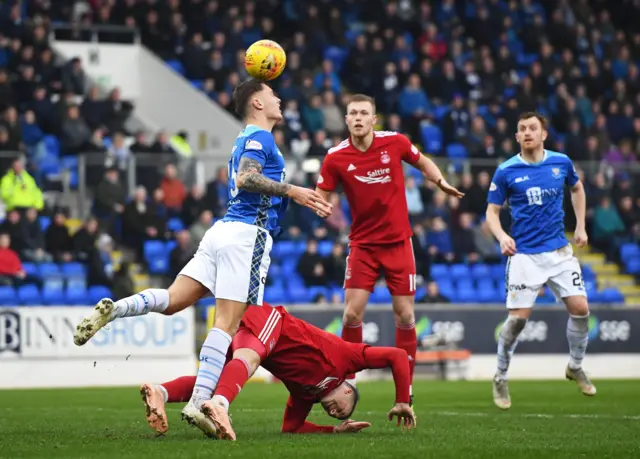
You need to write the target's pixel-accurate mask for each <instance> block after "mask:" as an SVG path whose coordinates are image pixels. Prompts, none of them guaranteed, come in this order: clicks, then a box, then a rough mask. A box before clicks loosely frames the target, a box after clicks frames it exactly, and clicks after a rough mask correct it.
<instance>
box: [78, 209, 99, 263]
mask: <svg viewBox="0 0 640 459" xmlns="http://www.w3.org/2000/svg"><path fill="white" fill-rule="evenodd" d="M97 242H98V220H97V219H95V218H93V217H89V218H88V219H87V220H86V221H85V222H84V223H83V224H82V226H81V227H80V229H78V231H76V233H75V234H74V235H73V256H74V257H75V258H76V259H77V260H78V261H83V262H86V261H89V260H91V257H92V256H94V254H95V250H96V243H97Z"/></svg>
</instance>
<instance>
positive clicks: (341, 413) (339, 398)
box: [320, 381, 360, 420]
mask: <svg viewBox="0 0 640 459" xmlns="http://www.w3.org/2000/svg"><path fill="white" fill-rule="evenodd" d="M359 399H360V393H359V392H358V389H356V387H355V386H353V385H351V384H349V383H348V382H346V381H345V382H343V383H342V384H340V385H339V386H338V387H336V388H335V389H334V390H332V391H331V392H329V393H328V394H327V395H326V396H325V397H323V399H322V400H321V401H320V404H321V405H322V408H324V410H325V411H326V412H327V414H328V415H329V416H331V417H332V418H336V419H340V420H344V419H349V417H351V415H352V414H353V412H354V411H355V409H356V405H357V404H358V400H359Z"/></svg>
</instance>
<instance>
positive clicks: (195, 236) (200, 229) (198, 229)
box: [189, 210, 213, 244]
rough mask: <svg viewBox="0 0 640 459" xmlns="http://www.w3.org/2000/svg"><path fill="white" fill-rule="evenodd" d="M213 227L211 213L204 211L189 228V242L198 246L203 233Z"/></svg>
mask: <svg viewBox="0 0 640 459" xmlns="http://www.w3.org/2000/svg"><path fill="white" fill-rule="evenodd" d="M211 225H213V212H211V211H210V210H204V211H202V213H201V214H200V216H199V217H198V220H197V221H196V222H195V223H194V224H193V225H191V228H189V234H191V240H192V241H193V242H194V243H195V244H199V243H200V241H201V240H202V238H203V237H204V233H206V232H207V231H208V230H209V228H211Z"/></svg>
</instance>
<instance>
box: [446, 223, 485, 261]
mask: <svg viewBox="0 0 640 459" xmlns="http://www.w3.org/2000/svg"><path fill="white" fill-rule="evenodd" d="M458 222H459V224H458V227H457V228H456V229H454V230H453V232H452V233H453V234H452V236H451V239H452V242H453V248H454V252H455V254H456V258H457V259H458V260H461V261H467V262H469V263H474V262H476V261H478V258H479V257H478V248H477V247H476V244H475V239H474V237H473V229H472V228H473V216H472V215H471V214H469V213H462V214H460V217H459V220H458Z"/></svg>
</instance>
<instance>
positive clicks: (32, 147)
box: [20, 110, 47, 163]
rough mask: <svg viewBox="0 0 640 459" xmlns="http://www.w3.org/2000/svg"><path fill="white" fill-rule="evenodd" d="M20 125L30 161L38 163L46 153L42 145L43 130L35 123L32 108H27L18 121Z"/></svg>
mask: <svg viewBox="0 0 640 459" xmlns="http://www.w3.org/2000/svg"><path fill="white" fill-rule="evenodd" d="M20 124H21V126H22V142H23V143H24V145H25V150H26V151H27V155H28V157H29V160H30V161H33V162H35V163H39V162H40V161H41V160H42V159H44V157H45V156H46V155H47V150H46V148H45V146H44V132H42V129H41V128H40V126H38V124H37V123H36V115H35V113H33V111H32V110H27V111H26V112H25V113H24V115H23V117H22V120H21V122H20Z"/></svg>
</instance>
